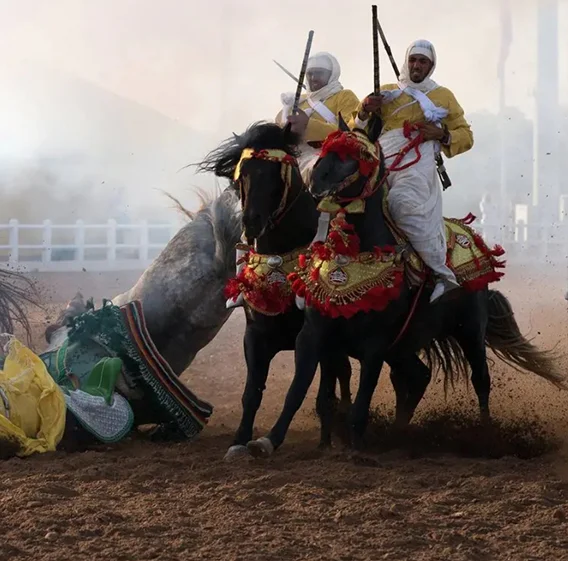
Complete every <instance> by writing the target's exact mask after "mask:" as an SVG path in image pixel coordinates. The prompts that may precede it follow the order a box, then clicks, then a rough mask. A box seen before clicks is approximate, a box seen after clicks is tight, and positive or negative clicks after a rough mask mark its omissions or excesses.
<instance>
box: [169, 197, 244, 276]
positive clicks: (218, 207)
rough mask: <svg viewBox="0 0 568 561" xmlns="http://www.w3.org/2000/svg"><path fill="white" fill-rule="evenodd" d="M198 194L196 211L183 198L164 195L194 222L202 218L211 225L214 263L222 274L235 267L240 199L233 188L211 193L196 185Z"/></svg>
mask: <svg viewBox="0 0 568 561" xmlns="http://www.w3.org/2000/svg"><path fill="white" fill-rule="evenodd" d="M194 192H195V194H196V195H197V197H198V198H199V200H200V202H201V206H200V207H199V209H198V210H197V211H191V210H189V209H187V208H186V207H184V206H183V204H182V203H181V201H180V200H179V199H177V198H176V197H174V196H173V195H172V194H171V193H168V192H167V191H164V192H163V193H164V195H165V196H166V197H168V198H169V199H170V200H171V201H173V203H174V208H176V210H178V212H180V213H181V214H183V215H184V216H186V217H187V218H189V219H190V220H192V221H195V220H199V219H203V220H204V221H205V222H206V223H207V224H210V225H211V228H212V229H213V235H214V237H215V266H216V269H217V270H218V271H219V273H220V274H225V270H226V269H227V268H228V269H232V262H233V261H234V249H235V243H237V242H238V240H239V238H240V235H241V212H240V209H239V205H238V202H239V201H238V198H237V197H236V195H235V193H234V191H233V190H232V189H230V188H229V189H225V190H224V191H220V190H219V189H215V190H214V192H208V191H205V190H204V189H199V188H195V189H194Z"/></svg>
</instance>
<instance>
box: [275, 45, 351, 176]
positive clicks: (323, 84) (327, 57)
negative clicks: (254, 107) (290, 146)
mask: <svg viewBox="0 0 568 561" xmlns="http://www.w3.org/2000/svg"><path fill="white" fill-rule="evenodd" d="M340 75H341V67H340V66H339V63H338V62H337V59H336V58H335V57H334V56H333V55H331V54H329V53H325V52H321V53H317V54H315V55H313V56H312V57H310V58H309V59H308V65H307V69H306V78H307V88H306V89H307V92H306V93H304V94H302V96H301V98H300V104H299V106H298V108H299V109H300V113H299V115H291V112H292V106H293V104H294V96H295V94H294V93H284V94H282V96H281V100H282V106H283V108H282V110H281V111H280V112H279V113H278V115H277V116H276V119H275V121H276V123H278V124H280V125H284V124H286V123H287V122H290V123H292V125H293V126H294V125H296V124H297V123H299V122H301V123H302V125H303V126H302V127H301V130H302V132H303V141H304V144H303V145H302V146H301V156H300V158H299V164H300V169H301V170H304V169H305V167H306V166H308V165H309V164H310V163H314V161H315V160H314V157H315V156H317V149H318V148H320V147H321V145H322V143H323V141H324V140H325V139H326V137H327V135H328V134H330V133H332V132H334V131H336V130H337V129H338V122H339V119H338V117H339V113H341V115H342V116H343V118H344V119H345V120H348V119H349V117H350V115H351V114H352V113H354V112H355V111H357V108H358V107H359V98H358V97H357V96H356V95H355V94H354V93H353V92H352V91H351V90H347V89H344V88H343V85H342V84H341V83H340V81H339V76H340ZM305 121H307V125H306V124H305ZM294 128H296V127H295V126H294Z"/></svg>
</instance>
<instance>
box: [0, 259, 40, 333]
mask: <svg viewBox="0 0 568 561" xmlns="http://www.w3.org/2000/svg"><path fill="white" fill-rule="evenodd" d="M28 305H31V306H33V307H37V308H41V305H40V297H39V293H38V290H37V287H36V285H35V284H34V282H33V281H32V280H30V279H29V278H27V277H26V276H24V275H23V274H22V273H19V272H16V271H8V270H6V269H0V332H2V333H11V334H13V333H14V330H15V327H16V324H19V325H20V326H21V327H22V328H23V330H24V332H25V334H26V339H27V343H28V344H31V340H32V329H31V325H30V322H29V320H28V315H29V310H28V309H27V306H28Z"/></svg>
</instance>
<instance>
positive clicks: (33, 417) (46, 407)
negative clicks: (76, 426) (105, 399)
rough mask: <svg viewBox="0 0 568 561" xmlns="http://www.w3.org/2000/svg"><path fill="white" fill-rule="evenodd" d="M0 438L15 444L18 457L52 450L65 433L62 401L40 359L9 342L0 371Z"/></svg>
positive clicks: (15, 342) (64, 407) (57, 388)
mask: <svg viewBox="0 0 568 561" xmlns="http://www.w3.org/2000/svg"><path fill="white" fill-rule="evenodd" d="M0 389H1V390H2V392H3V394H4V396H5V398H7V400H8V403H9V410H8V411H7V410H6V406H5V404H4V399H3V398H2V396H0V439H6V440H11V441H14V442H17V443H18V444H19V446H20V450H19V451H18V456H29V455H30V454H33V453H41V452H50V451H54V450H55V449H56V447H57V445H58V444H59V442H60V441H61V438H62V437H63V432H64V430H65V412H66V406H65V398H64V396H63V392H62V391H61V389H60V388H59V387H58V386H57V384H56V383H55V382H54V381H53V379H52V378H51V376H50V375H49V374H48V372H47V369H46V367H45V365H44V363H43V362H42V361H41V359H40V358H39V357H38V356H37V355H36V354H34V353H33V352H32V351H31V350H30V349H28V348H27V347H26V346H24V345H23V344H22V343H20V342H19V341H18V340H17V339H12V340H11V341H10V343H9V352H8V356H7V357H6V361H5V363H4V370H0Z"/></svg>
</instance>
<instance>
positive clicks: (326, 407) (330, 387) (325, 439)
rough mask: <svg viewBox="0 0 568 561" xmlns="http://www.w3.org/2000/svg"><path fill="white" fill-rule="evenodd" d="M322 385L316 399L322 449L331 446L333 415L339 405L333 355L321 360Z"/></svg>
mask: <svg viewBox="0 0 568 561" xmlns="http://www.w3.org/2000/svg"><path fill="white" fill-rule="evenodd" d="M320 372H321V374H320V387H319V391H318V395H317V399H316V412H317V414H318V417H319V420H320V429H321V432H320V444H319V447H320V448H321V449H326V448H330V447H331V433H332V428H333V417H334V413H335V410H336V405H337V396H336V394H335V386H336V381H337V377H336V372H335V368H334V366H333V357H330V358H328V357H326V358H322V360H321V362H320Z"/></svg>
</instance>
